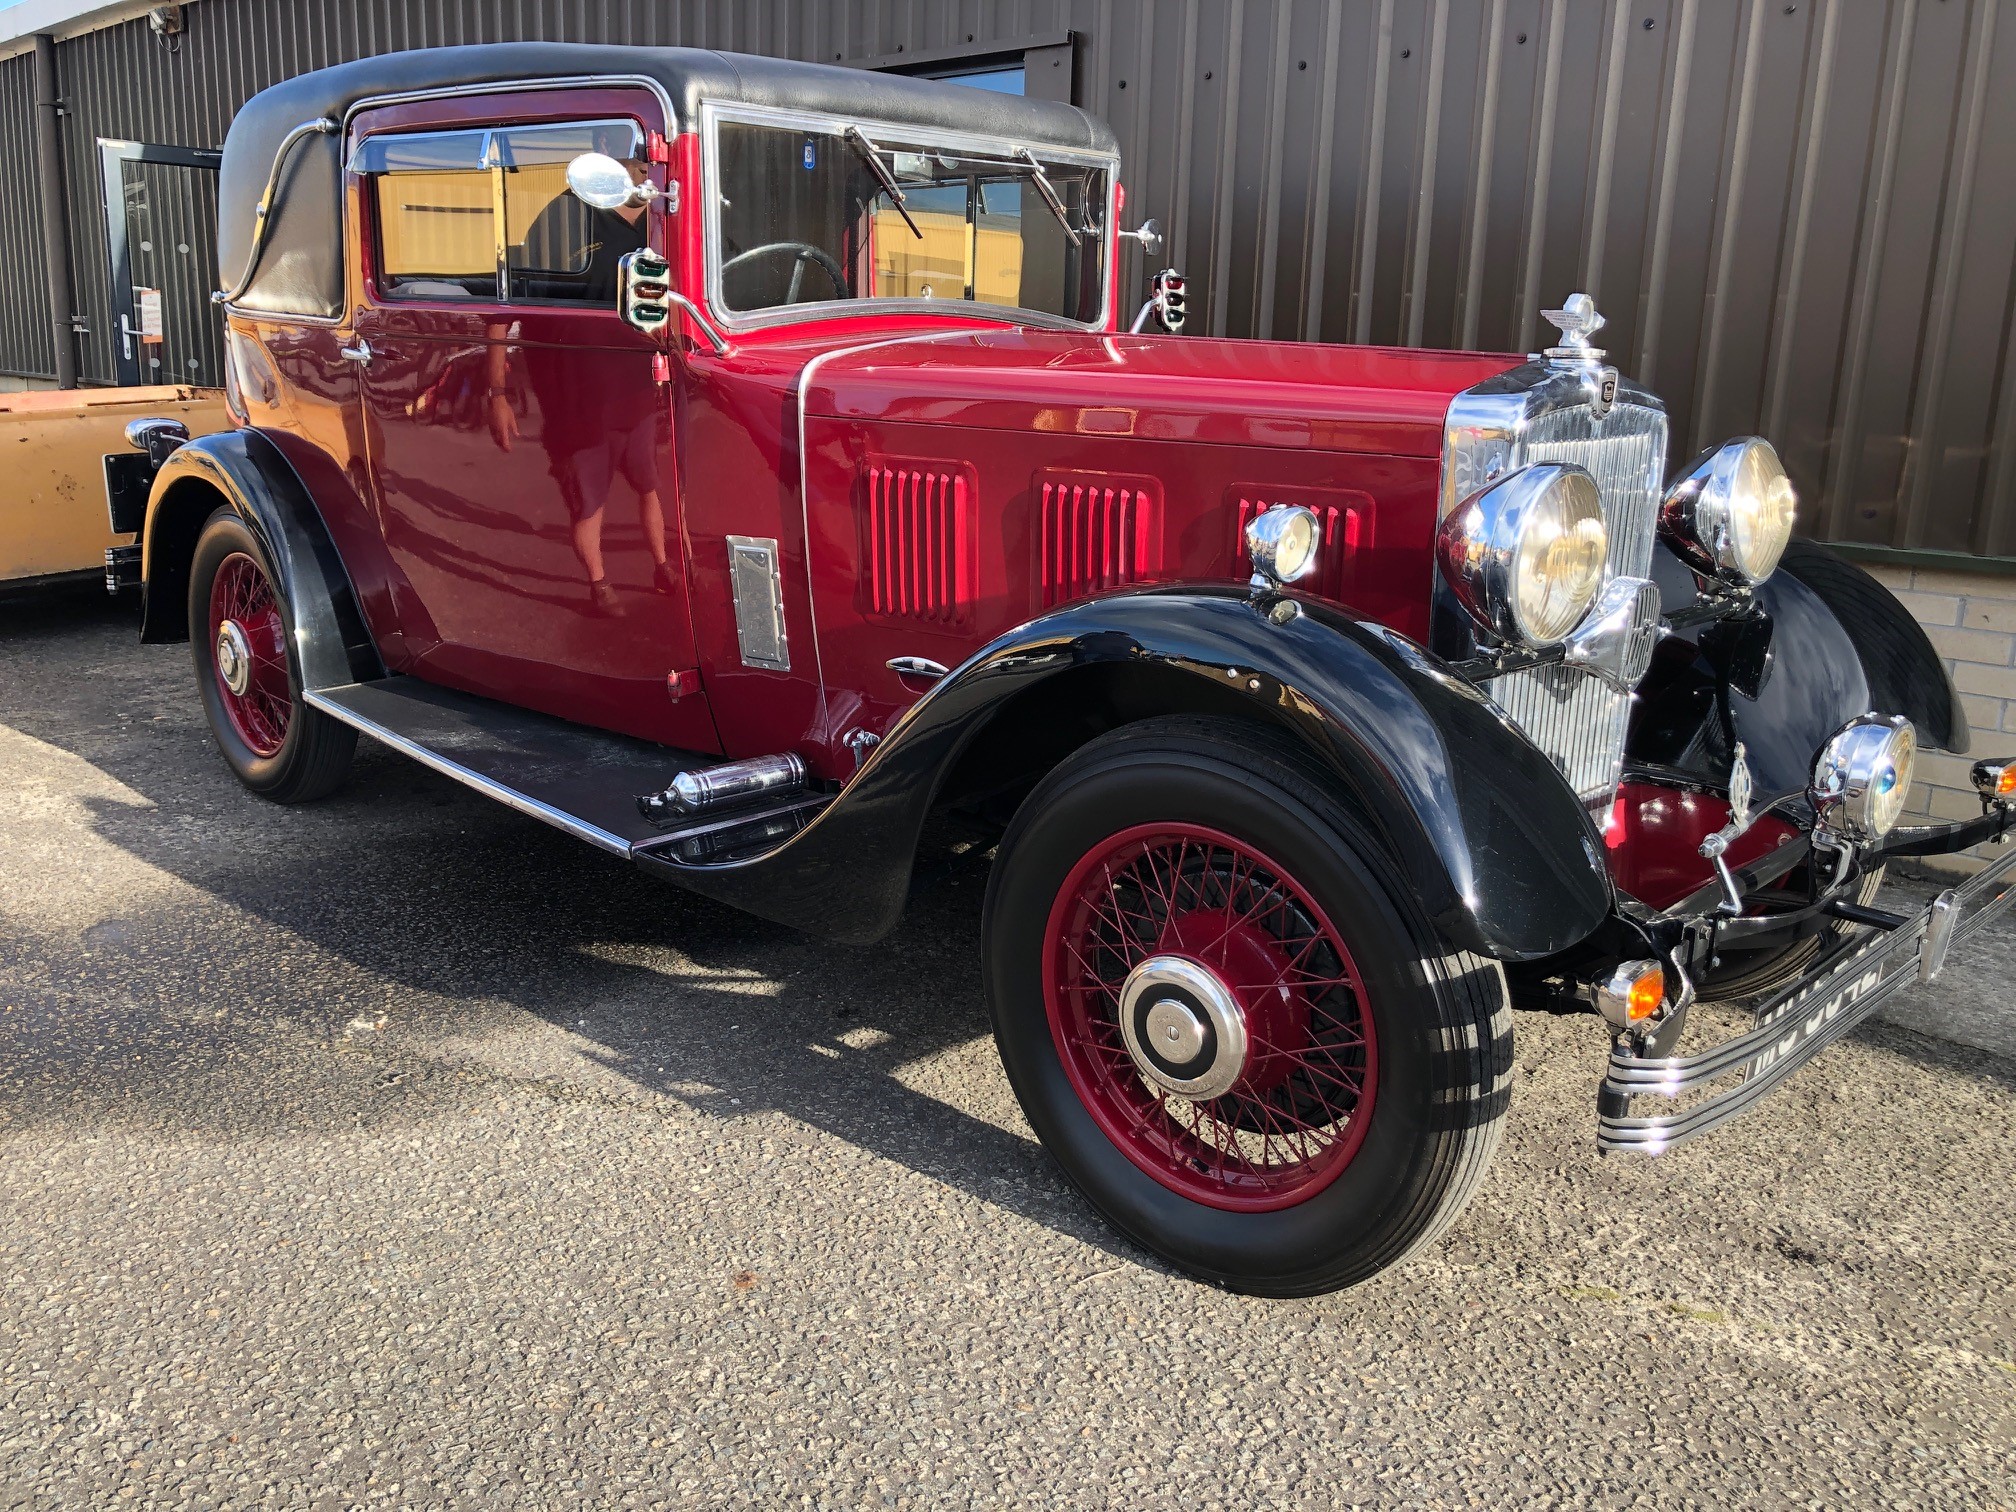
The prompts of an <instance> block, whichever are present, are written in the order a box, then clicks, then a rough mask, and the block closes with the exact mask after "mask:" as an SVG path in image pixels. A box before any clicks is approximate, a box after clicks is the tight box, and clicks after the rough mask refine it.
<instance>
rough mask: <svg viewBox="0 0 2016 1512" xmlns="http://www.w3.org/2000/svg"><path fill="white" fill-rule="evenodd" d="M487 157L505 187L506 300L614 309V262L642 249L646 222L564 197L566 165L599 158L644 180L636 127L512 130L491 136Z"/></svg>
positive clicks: (604, 124) (607, 124)
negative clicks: (508, 285)
mask: <svg viewBox="0 0 2016 1512" xmlns="http://www.w3.org/2000/svg"><path fill="white" fill-rule="evenodd" d="M492 151H493V152H494V153H495V155H496V157H497V160H498V165H499V169H500V171H501V172H502V174H503V181H504V240H505V243H506V262H507V264H508V266H509V269H510V280H511V297H512V298H513V299H540V300H545V299H557V300H567V301H586V302H591V303H596V304H604V305H613V304H614V303H615V300H616V259H617V258H618V257H621V256H622V255H623V254H624V253H625V252H634V251H636V250H637V249H638V248H639V247H641V246H643V245H644V232H645V224H644V217H643V215H642V213H641V212H640V213H638V214H636V216H635V218H634V219H633V218H631V217H630V216H626V215H624V214H623V213H622V212H621V211H613V210H591V209H589V208H588V207H587V206H586V205H584V204H582V203H581V201H579V200H578V199H576V198H574V196H573V195H572V194H570V193H568V192H567V165H568V164H569V163H571V162H573V161H574V159H575V158H577V157H579V156H580V155H581V154H582V153H584V152H600V153H602V154H604V155H605V156H608V157H613V158H615V159H617V160H618V161H619V162H622V163H623V164H625V165H626V166H627V167H628V168H629V169H630V174H631V177H632V178H635V179H639V180H641V179H642V178H643V177H644V174H645V172H646V171H647V168H648V165H647V164H646V163H645V160H644V142H643V136H642V133H640V132H639V131H638V129H637V127H636V125H635V123H633V122H630V121H582V122H570V123H569V124H567V125H564V126H516V127H512V128H510V129H508V130H503V131H499V132H497V133H496V135H495V138H494V139H493V142H492Z"/></svg>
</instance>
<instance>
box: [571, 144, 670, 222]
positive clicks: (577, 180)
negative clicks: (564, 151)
mask: <svg viewBox="0 0 2016 1512" xmlns="http://www.w3.org/2000/svg"><path fill="white" fill-rule="evenodd" d="M567 187H568V188H569V189H570V190H572V191H573V194H574V198H576V199H578V200H579V201H581V203H582V204H584V205H592V206H593V207H594V208H595V209H597V210H621V209H622V208H623V207H624V206H626V205H648V204H650V203H651V201H652V200H654V199H656V198H657V197H658V186H657V185H656V184H653V183H649V182H646V183H642V184H638V183H633V182H632V181H631V178H630V170H629V169H628V168H625V167H624V166H623V165H622V164H621V163H619V162H617V161H616V159H614V158H612V157H610V156H609V155H608V154H607V153H602V152H584V153H582V154H581V156H579V157H577V158H575V159H574V161H573V162H571V163H569V164H568V165H567Z"/></svg>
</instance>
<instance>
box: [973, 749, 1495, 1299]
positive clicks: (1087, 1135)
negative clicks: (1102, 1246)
mask: <svg viewBox="0 0 2016 1512" xmlns="http://www.w3.org/2000/svg"><path fill="white" fill-rule="evenodd" d="M985 929H986V970H987V985H988V999H989V1007H990V1010H991V1012H992V1014H993V1019H994V1029H995V1036H996V1039H997V1041H998V1043H999V1045H1000V1048H1001V1056H1002V1060H1003V1062H1004V1064H1005V1065H1006V1067H1007V1070H1008V1076H1009V1079H1010V1081H1011V1082H1012V1083H1013V1085H1014V1087H1015V1091H1016V1094H1017V1096H1018V1097H1019V1098H1020V1099H1021V1102H1022V1106H1023V1109H1024V1111H1025V1112H1026V1113H1027V1114H1028V1117H1029V1121H1030V1123H1031V1125H1032V1126H1033V1127H1034V1128H1035V1130H1036V1132H1037V1134H1038V1136H1039V1137H1041V1138H1042V1140H1043V1142H1044V1144H1045V1145H1046V1146H1047V1147H1048V1148H1049V1149H1050V1150H1051V1152H1052V1153H1053V1154H1054V1155H1055V1156H1056V1158H1057V1160H1058V1162H1059V1164H1060V1165H1062V1166H1063V1168H1064V1170H1065V1173H1066V1174H1067V1175H1068V1176H1069V1177H1070V1179H1071V1180H1072V1181H1073V1182H1074V1183H1075V1184H1076V1185H1077V1186H1078V1187H1079V1188H1080V1190H1082V1191H1083V1192H1084V1193H1085V1194H1086V1196H1087V1197H1089V1198H1090V1199H1091V1201H1092V1202H1093V1203H1094V1204H1095V1205H1096V1206H1097V1207H1098V1208H1099V1209H1100V1210H1101V1211H1102V1212H1103V1213H1105V1215H1106V1216H1107V1217H1108V1218H1109V1219H1111V1220H1112V1221H1113V1222H1114V1223H1115V1224H1116V1225H1117V1226H1119V1227H1120V1228H1122V1229H1124V1230H1125V1231H1126V1232H1127V1233H1128V1234H1130V1235H1132V1236H1133V1237H1134V1238H1135V1239H1137V1240H1139V1241H1140V1242H1141V1243H1143V1244H1145V1245H1146V1246H1148V1247H1149V1248H1150V1249H1153V1250H1154V1251H1156V1252H1157V1253H1158V1254H1161V1255H1163V1256H1164V1257H1166V1258H1167V1259H1169V1260H1170V1261H1172V1262H1174V1263H1175V1264H1177V1265H1179V1266H1182V1267H1183V1268H1185V1269H1186V1270H1190V1271H1193V1272H1196V1273H1197V1274H1199V1275H1202V1276H1205V1277H1207V1278H1209V1279H1211V1280H1213V1281H1217V1282H1220V1283H1222V1284H1225V1285H1227V1286H1231V1287H1235V1288H1238V1289H1240V1290H1244V1291H1252V1292H1258V1293H1263V1294H1269V1295H1280V1296H1292V1295H1302V1294H1306V1293H1310V1292H1318V1291H1327V1290H1331V1289H1333V1288H1336V1287H1338V1286H1343V1285H1347V1284H1349V1283H1351V1282H1353V1281H1357V1280H1361V1279H1363V1278H1364V1277H1366V1276H1369V1275H1372V1274H1373V1273H1374V1272H1376V1271H1378V1270H1381V1269H1383V1268H1385V1267H1386V1266H1389V1265H1392V1264H1394V1263H1396V1262H1397V1261H1399V1260H1401V1259H1402V1258H1404V1257H1405V1256H1406V1255H1407V1254H1408V1253H1409V1252H1411V1251H1412V1250H1413V1249H1415V1248H1417V1247H1418V1246H1419V1245H1421V1244H1423V1243H1426V1242H1427V1241H1428V1240H1430V1239H1432V1238H1433V1237H1434V1236H1435V1235H1436V1234H1437V1233H1439V1232H1440V1231H1441V1230H1442V1229H1443V1228H1444V1227H1446V1226H1447V1225H1448V1224H1449V1223H1450V1222H1451V1221H1452V1220H1453V1219H1454V1218H1455V1217H1456V1215H1457V1214H1458V1213H1459V1212H1460V1211H1461V1210H1462V1208H1463V1205H1464V1204H1465V1203H1466V1202H1467V1201H1468V1200H1469V1198H1470V1196H1471V1195H1472V1193H1473V1192H1474V1191H1475V1189H1476V1187H1477V1185H1478V1184H1479V1182H1480V1180H1481V1178H1482V1175H1483V1172H1484V1169H1485V1166H1486V1164H1487V1162H1488V1160H1489V1157H1490V1153H1491V1150H1492V1149H1493V1147H1494V1146H1495V1144H1496V1142H1497V1138H1498V1134H1499V1131H1500V1129H1501V1127H1502V1124H1503V1118H1504V1113H1505V1109H1506V1104H1507V1100H1508V1091H1509V1076H1510V1068H1511V1019H1510V1014H1509V1011H1508V1009H1507V1005H1506V998H1505V989H1504V981H1503V977H1502V975H1501V974H1500V972H1499V971H1498V969H1497V967H1496V966H1495V965H1494V964H1492V963H1490V962H1486V961H1482V960H1478V959H1476V958H1474V957H1468V956H1465V955H1463V954H1462V953H1460V952H1457V951H1453V950H1452V949H1451V948H1450V947H1449V945H1448V943H1447V942H1446V941H1443V940H1441V939H1439V938H1437V936H1436V933H1435V931H1434V929H1433V927H1432V926H1431V925H1430V924H1429V923H1428V921H1427V919H1426V918H1425V916H1423V914H1422V913H1421V911H1420V909H1419V907H1418V905H1416V904H1415V903H1414V901H1413V899H1412V896H1411V895H1410V893H1409V892H1408V890H1407V889H1406V887H1405V886H1404V885H1403V884H1402V882H1401V880H1400V878H1399V875H1398V871H1397V868H1396V867H1395V866H1394V865H1393V863H1392V862H1391V861H1390V860H1389V859H1388V858H1387V857H1386V856H1385V855H1384V854H1383V852H1381V851H1380V850H1379V849H1378V848H1377V847H1376V846H1375V845H1373V844H1372V843H1371V842H1370V841H1369V839H1368V838H1367V836H1366V835H1365V834H1364V832H1363V830H1362V827H1361V826H1360V825H1359V824H1358V823H1357V821H1356V820H1355V819H1354V818H1353V817H1352V815H1351V814H1350V813H1349V812H1348V811H1346V810H1345V809H1344V808H1343V807H1342V806H1341V805H1340V804H1339V803H1338V802H1337V801H1336V800H1335V799H1334V798H1333V797H1331V796H1330V794H1329V793H1328V792H1327V791H1326V788H1325V785H1324V779H1323V776H1322V774H1321V773H1320V772H1318V771H1316V770H1314V769H1312V768H1311V767H1310V765H1309V764H1308V763H1307V761H1306V760H1305V759H1304V758H1303V757H1302V756H1301V754H1300V753H1299V752H1297V751H1296V750H1295V749H1294V748H1293V747H1292V746H1289V745H1287V744H1286V743H1285V742H1277V741H1276V740H1274V739H1273V738H1271V737H1270V735H1269V734H1268V733H1267V732H1264V731H1259V730H1255V729H1251V728H1247V727H1243V726H1240V725H1236V724H1231V723H1228V722H1223V721H1216V720H1203V719H1187V718H1186V719H1167V720H1153V721H1148V722H1145V723H1143V724H1140V725H1134V726H1130V727H1128V728H1127V729H1125V730H1122V731H1119V732H1116V733H1115V734H1113V735H1109V736H1107V737H1104V738H1103V739H1101V740H1099V741H1096V742H1094V743H1093V744H1092V745H1089V746H1087V747H1086V748H1085V749H1084V750H1082V751H1080V752H1079V753H1077V754H1076V755H1074V756H1073V757H1072V758H1071V759H1070V760H1068V761H1067V762H1065V763H1064V764H1063V765H1062V766H1060V767H1059V768H1058V769H1057V770H1056V771H1055V772H1053V773H1051V774H1050V776H1049V777H1047V778H1046V779H1045V780H1044V782H1043V783H1042V784H1041V785H1039V786H1038V788H1037V789H1036V791H1035V792H1034V793H1032V794H1031V795H1030V797H1029V799H1028V800H1027V801H1026V802H1025V803H1024V804H1023V806H1022V808H1021V810H1020V812H1018V814H1017V816H1016V818H1015V821H1014V823H1013V824H1012V825H1011V826H1010V829H1009V832H1008V834H1007V836H1006V838H1005V839H1004V840H1003V842H1002V847H1001V852H1000V856H999V859H998V860H997V862H996V866H995V871H994V875H993V877H992V879H991V880H990V884H989V891H988V901H987V913H986V925H985Z"/></svg>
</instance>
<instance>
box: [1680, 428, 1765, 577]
mask: <svg viewBox="0 0 2016 1512" xmlns="http://www.w3.org/2000/svg"><path fill="white" fill-rule="evenodd" d="M1798 505H1799V495H1798V494H1797V493H1796V492H1795V491H1794V489H1793V487H1792V480H1791V479H1790V478H1788V477H1786V476H1785V467H1784V464H1782V463H1781V462H1780V461H1779V460H1778V453H1777V452H1776V451H1774V450H1773V449H1772V446H1771V443H1770V442H1769V441H1766V440H1765V439H1764V438H1763V437H1762V436H1741V437H1738V438H1737V439H1736V440H1734V441H1729V442H1725V443H1724V444H1723V445H1721V446H1718V447H1716V448H1714V449H1713V450H1712V451H1705V452H1703V453H1701V455H1700V456H1698V457H1696V458H1695V459H1694V460H1693V461H1692V462H1691V463H1689V464H1688V466H1687V469H1686V471H1685V472H1683V473H1681V475H1680V476H1679V477H1678V478H1677V479H1675V480H1674V482H1673V484H1672V486H1670V487H1669V488H1668V489H1667V490H1666V498H1665V500H1664V501H1663V502H1662V503H1661V505H1660V507H1659V532H1660V534H1661V535H1663V536H1665V538H1666V539H1667V541H1668V542H1670V543H1671V545H1672V547H1673V549H1674V550H1675V551H1677V552H1678V553H1679V554H1680V557H1681V559H1682V560H1683V561H1685V562H1686V563H1687V565H1688V566H1690V567H1692V568H1693V569H1694V570H1695V571H1696V572H1701V573H1705V574H1707V575H1708V576H1709V577H1716V578H1721V579H1723V580H1724V581H1726V582H1733V583H1761V582H1763V581H1764V579H1766V578H1767V577H1769V576H1771V574H1772V573H1773V572H1774V571H1775V570H1776V569H1777V566H1778V559H1779V558H1780V557H1781V556H1783V555H1784V554H1785V547H1786V544H1787V543H1788V542H1790V541H1791V539H1792V513H1793V511H1794V510H1795V509H1796V508H1798Z"/></svg>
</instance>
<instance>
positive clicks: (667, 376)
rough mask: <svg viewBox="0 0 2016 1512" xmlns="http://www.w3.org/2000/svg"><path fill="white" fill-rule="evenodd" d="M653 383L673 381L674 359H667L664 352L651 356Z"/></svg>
mask: <svg viewBox="0 0 2016 1512" xmlns="http://www.w3.org/2000/svg"><path fill="white" fill-rule="evenodd" d="M651 381H652V382H653V383H670V382H671V381H672V359H671V358H670V357H667V356H666V355H665V354H664V353H663V352H653V353H652V354H651Z"/></svg>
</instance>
